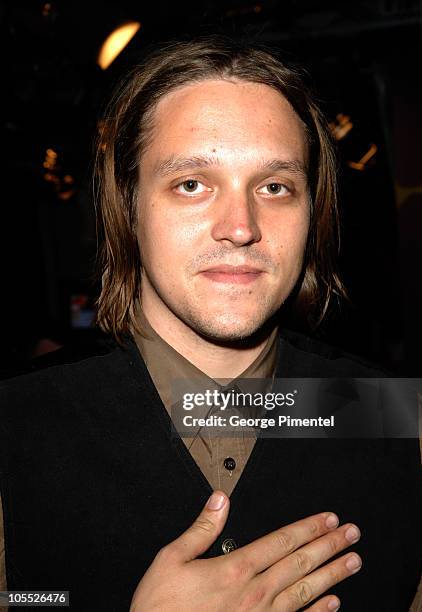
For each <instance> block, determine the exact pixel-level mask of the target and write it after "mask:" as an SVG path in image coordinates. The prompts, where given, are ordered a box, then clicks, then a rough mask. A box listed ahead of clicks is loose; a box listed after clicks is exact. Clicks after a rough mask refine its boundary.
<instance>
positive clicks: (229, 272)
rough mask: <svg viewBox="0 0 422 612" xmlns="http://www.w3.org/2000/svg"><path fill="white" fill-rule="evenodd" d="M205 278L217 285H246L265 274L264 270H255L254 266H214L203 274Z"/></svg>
mask: <svg viewBox="0 0 422 612" xmlns="http://www.w3.org/2000/svg"><path fill="white" fill-rule="evenodd" d="M201 274H202V275H203V276H205V278H208V279H209V280H211V281H214V282H216V283H232V284H233V283H234V284H240V285H246V284H249V283H253V282H254V281H256V280H257V279H258V278H259V277H260V276H262V275H263V274H264V271H263V270H259V269H258V268H254V267H253V266H228V265H221V266H214V267H213V268H208V270H203V271H202V272H201Z"/></svg>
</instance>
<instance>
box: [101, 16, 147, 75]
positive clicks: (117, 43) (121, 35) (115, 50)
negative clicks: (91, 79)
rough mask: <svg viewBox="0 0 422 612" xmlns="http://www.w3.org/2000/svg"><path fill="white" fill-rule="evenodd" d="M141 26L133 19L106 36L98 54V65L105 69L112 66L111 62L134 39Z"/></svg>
mask: <svg viewBox="0 0 422 612" xmlns="http://www.w3.org/2000/svg"><path fill="white" fill-rule="evenodd" d="M140 27H141V24H140V23H138V22H137V21H132V22H130V23H127V24H125V25H123V26H120V28H117V29H116V30H114V32H112V33H111V34H110V35H109V36H108V37H107V38H106V40H105V41H104V43H103V46H102V47H101V50H100V53H99V54H98V60H97V63H98V65H99V66H100V67H101V68H102V69H103V70H106V68H108V67H109V66H110V64H111V62H113V61H114V60H115V59H116V57H117V56H118V55H119V53H120V52H121V51H122V50H123V49H124V48H125V47H126V45H127V44H128V43H129V42H130V41H131V40H132V38H133V37H134V36H135V34H136V32H137V31H138V30H139V28H140Z"/></svg>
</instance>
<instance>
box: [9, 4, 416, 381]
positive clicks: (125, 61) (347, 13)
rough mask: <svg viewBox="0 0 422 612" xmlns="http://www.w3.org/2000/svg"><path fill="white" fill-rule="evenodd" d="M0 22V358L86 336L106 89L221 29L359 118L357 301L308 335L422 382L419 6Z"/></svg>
mask: <svg viewBox="0 0 422 612" xmlns="http://www.w3.org/2000/svg"><path fill="white" fill-rule="evenodd" d="M0 18H1V38H2V41H3V71H2V83H3V96H2V97H3V103H4V104H5V106H4V107H3V112H2V132H3V134H2V146H3V150H4V160H5V161H4V162H3V169H4V171H5V172H4V177H3V181H2V187H3V188H2V195H3V198H2V207H1V208H2V215H1V219H2V224H1V245H2V250H1V273H2V290H3V296H2V300H1V304H2V306H1V308H2V312H1V315H2V317H1V320H2V323H3V334H2V340H3V342H2V346H3V350H2V356H1V363H0V366H1V367H5V368H7V369H10V368H11V367H14V365H17V366H19V365H20V364H22V363H24V362H25V361H26V360H28V359H29V358H30V357H32V356H34V355H36V354H39V353H42V352H44V351H47V350H50V349H52V348H55V346H56V345H60V344H63V343H66V342H69V341H73V340H75V339H77V338H78V339H79V338H81V337H82V338H85V337H87V336H89V335H90V334H92V330H90V329H89V327H84V326H86V325H88V324H89V320H90V314H92V303H93V300H94V299H95V297H96V295H97V293H98V290H99V288H98V286H96V285H95V283H93V282H92V275H93V269H94V261H95V253H96V246H97V244H96V230H95V216H94V208H93V202H92V197H91V187H90V178H91V177H90V174H91V159H92V141H93V138H94V136H95V133H96V130H97V126H98V119H99V117H100V114H101V110H102V108H103V106H104V104H105V101H106V100H107V98H108V97H109V95H110V92H111V89H112V87H113V85H114V84H115V82H116V81H117V80H118V78H119V77H120V75H121V74H122V72H123V71H124V70H125V69H126V68H127V67H128V66H130V65H131V64H133V63H134V62H136V61H137V59H139V58H141V57H142V56H143V55H144V54H145V51H146V50H147V49H148V48H149V47H150V46H151V45H152V44H154V43H157V42H159V41H165V40H169V39H172V38H176V37H181V36H183V37H191V36H197V35H201V34H207V33H214V32H217V33H221V34H227V35H229V36H232V37H234V38H243V39H244V38H245V37H246V38H247V39H250V40H251V41H258V42H264V43H267V44H269V45H274V46H276V47H278V48H280V49H281V50H282V51H283V53H284V56H285V57H286V59H287V60H289V61H294V62H297V63H299V64H301V65H303V66H304V67H305V68H306V69H307V71H308V72H309V73H310V75H311V79H312V82H313V84H314V87H315V89H316V90H317V91H318V92H319V94H320V100H321V104H322V106H323V109H324V111H325V112H326V114H327V116H328V119H329V120H330V121H331V122H332V123H333V129H334V127H335V125H336V124H337V125H338V124H339V123H340V122H341V121H343V122H344V125H345V124H347V123H348V122H350V123H351V124H352V126H353V127H352V129H350V131H349V132H348V133H347V135H346V136H344V137H343V138H342V139H339V140H338V150H339V158H340V168H341V173H340V176H341V180H340V204H341V218H342V249H341V257H340V268H341V272H342V276H343V279H344V281H345V283H346V286H347V288H348V290H349V295H350V300H351V302H350V304H347V303H344V304H343V306H342V308H341V309H337V310H336V311H335V312H331V314H330V316H329V317H328V318H327V319H326V321H325V322H324V323H323V324H322V325H321V326H320V328H319V329H318V331H317V333H316V335H317V337H319V338H321V339H322V340H323V341H325V342H328V343H331V344H334V345H338V346H340V347H342V348H343V349H346V350H347V351H349V352H353V353H356V354H358V355H362V356H364V357H366V358H367V359H369V360H371V361H375V362H378V363H380V364H382V365H384V366H386V367H387V368H390V369H393V370H395V371H396V372H398V373H401V374H402V375H405V376H414V375H416V376H420V375H421V372H422V365H421V359H420V358H419V353H420V347H421V346H422V316H421V303H422V279H421V271H420V270H421V261H422V242H421V239H420V236H421V230H422V176H421V175H422V164H421V154H420V149H421V143H422V127H421V112H422V93H421V84H420V83H421V15H420V12H419V2H418V0H361V1H359V0H357V1H355V2H338V1H337V2H336V1H331V0H325V1H324V0H320V1H316V0H298V1H294V0H283V1H277V0H262V1H260V2H255V3H254V2H249V1H248V0H224V1H223V0H221V1H220V2H207V1H205V2H196V3H194V4H191V3H188V2H184V1H180V2H171V1H164V0H154V1H153V2H146V1H145V2H139V1H136V2H135V1H133V0H119V2H117V1H115V2H111V1H110V2H99V0H91V1H90V2H80V1H75V2H65V1H62V2H51V3H45V2H44V3H42V2H35V1H33V2H30V3H27V4H23V3H20V2H19V3H18V2H12V1H9V2H5V3H3V4H1V13H0ZM129 20H136V21H139V22H140V23H141V28H140V30H139V31H138V33H137V34H136V35H135V37H134V38H133V39H132V41H131V42H130V43H129V45H128V46H127V47H126V48H125V49H124V50H123V51H122V53H121V54H120V55H119V56H118V57H117V59H116V60H115V61H114V62H113V63H112V64H111V66H110V67H109V68H108V69H107V70H105V71H103V70H101V69H100V68H99V66H98V65H97V64H96V59H97V55H98V52H99V49H100V47H101V44H102V43H103V41H104V39H105V38H106V36H107V35H108V34H110V33H111V32H112V31H113V30H114V29H115V28H116V27H118V26H119V25H121V24H122V23H124V22H125V21H129ZM341 115H343V119H342V118H341ZM344 117H348V118H349V119H347V118H346V119H345V118H344ZM373 145H375V147H376V153H375V154H374V155H373V156H372V157H371V159H370V160H369V161H368V162H367V163H364V164H361V165H359V161H360V160H362V158H364V156H365V154H366V153H367V152H368V151H370V150H371V146H372V150H374V147H373ZM72 313H73V314H72Z"/></svg>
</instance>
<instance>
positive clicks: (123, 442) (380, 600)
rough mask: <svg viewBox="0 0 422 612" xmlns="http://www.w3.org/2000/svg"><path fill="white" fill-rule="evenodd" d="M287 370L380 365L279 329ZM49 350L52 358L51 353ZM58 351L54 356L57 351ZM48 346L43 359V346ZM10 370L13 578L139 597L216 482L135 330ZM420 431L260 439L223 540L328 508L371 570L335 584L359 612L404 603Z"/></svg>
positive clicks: (7, 492) (362, 372) (28, 584)
mask: <svg viewBox="0 0 422 612" xmlns="http://www.w3.org/2000/svg"><path fill="white" fill-rule="evenodd" d="M280 342H281V345H280V361H279V365H278V371H277V377H283V376H292V377H293V376H297V377H299V376H303V377H305V376H312V377H318V376H321V377H322V376H324V377H330V376H357V377H359V376H360V377H365V376H377V374H378V373H377V372H375V371H372V370H370V369H368V368H367V367H366V366H364V365H363V364H361V363H360V362H358V361H356V360H352V359H350V358H349V357H346V356H344V355H342V354H340V353H336V352H335V351H334V350H332V349H328V348H324V347H322V346H320V345H317V344H316V343H314V342H312V341H309V340H307V339H301V338H293V339H291V338H290V339H286V338H281V339H280ZM48 359H50V361H48ZM51 360H52V361H51ZM44 361H45V360H44ZM46 365H47V366H49V367H44V368H42V369H39V370H37V371H34V372H31V373H27V374H25V375H23V376H18V377H15V378H12V379H10V380H7V381H4V382H3V383H1V385H0V402H1V404H0V406H1V415H0V444H1V447H0V460H1V493H2V498H3V507H4V521H5V542H6V563H7V579H8V588H9V590H43V589H45V590H55V589H57V590H58V589H61V590H69V591H70V601H71V609H72V610H81V611H82V610H86V611H90V612H92V611H93V610H101V611H102V612H106V611H123V610H128V609H129V605H130V601H131V597H132V594H133V592H134V590H135V587H136V585H137V583H138V582H139V580H140V578H141V577H142V575H143V573H144V572H145V570H146V569H147V568H148V566H149V565H150V564H151V562H152V560H153V558H154V556H155V554H156V553H157V551H158V550H159V549H160V548H161V547H162V546H164V545H165V544H167V543H168V542H170V541H172V540H173V539H175V538H176V537H177V536H178V535H179V534H181V533H182V532H183V531H184V530H185V529H186V528H187V527H188V526H189V525H190V524H191V523H192V522H193V520H194V519H195V517H196V516H197V515H198V514H199V512H200V511H201V509H202V507H203V505H204V504H205V502H206V500H207V498H208V496H209V495H210V494H211V488H210V486H209V484H208V482H207V481H206V479H205V477H204V476H203V475H202V472H201V471H200V470H199V468H198V467H197V465H196V464H195V462H194V460H193V459H192V457H191V456H190V454H189V452H188V450H187V449H186V447H185V445H184V443H183V441H182V440H181V439H180V438H177V437H176V438H175V437H173V436H172V435H171V430H170V419H169V416H168V413H167V411H166V409H165V407H164V406H163V404H162V402H161V400H160V398H159V396H158V393H157V391H156V389H155V387H154V385H153V383H152V381H151V378H150V377H149V374H148V371H147V369H146V367H145V364H144V362H143V360H142V358H141V356H140V354H139V351H138V349H137V347H136V345H135V343H134V341H133V340H132V338H130V337H128V338H127V339H126V343H125V348H123V349H122V348H120V347H118V346H117V345H115V344H114V343H113V342H112V341H111V340H110V339H102V340H100V341H98V342H96V344H95V350H90V352H89V353H88V354H83V355H80V354H78V355H76V356H75V355H71V354H70V353H69V351H67V350H60V351H58V352H57V353H56V354H53V356H52V357H48V358H47V362H46ZM419 466H420V460H419V450H418V443H417V441H416V440H359V441H354V440H335V439H331V440H311V439H302V440H299V439H295V440H291V439H290V440H274V439H263V438H259V439H258V441H257V443H256V445H255V447H254V449H253V452H252V455H251V457H250V459H249V461H248V463H247V465H246V468H245V470H244V473H243V474H242V476H241V478H240V480H239V483H238V485H237V486H236V488H235V490H234V491H233V494H232V495H231V509H230V515H229V519H228V521H227V524H226V526H225V528H224V530H223V533H222V534H221V536H220V537H219V538H218V540H217V541H216V542H215V544H214V545H213V546H212V547H211V548H210V549H209V551H208V552H207V553H206V555H204V556H205V557H211V556H216V555H220V554H222V548H221V546H222V542H223V540H224V539H226V538H233V539H234V540H235V542H236V544H237V546H238V547H240V546H243V545H244V544H247V543H249V542H251V541H253V540H255V539H256V538H259V537H260V536H263V535H264V534H266V533H269V532H270V531H272V530H274V529H277V528H278V527H280V526H281V525H284V524H288V523H291V522H294V521H297V520H299V519H300V518H304V517H306V516H308V515H310V514H314V513H317V512H322V511H326V510H330V511H334V512H336V513H337V514H338V515H339V517H340V521H341V523H344V522H347V521H352V522H354V523H356V524H357V525H358V526H359V527H360V529H361V531H362V538H361V540H360V541H359V542H358V544H356V545H354V546H353V547H351V549H349V550H356V551H357V552H358V553H359V554H360V555H361V557H362V559H363V567H362V569H361V571H360V572H359V573H358V574H356V575H354V576H352V577H350V578H348V579H347V580H346V581H344V582H343V583H341V584H340V585H338V586H337V587H335V588H333V589H331V590H330V592H331V593H336V594H337V595H338V596H339V597H340V598H341V600H342V610H345V611H349V612H356V611H357V610H360V611H368V612H369V611H371V612H373V611H377V612H378V611H380V612H381V611H382V612H389V611H391V612H401V611H403V612H405V611H406V612H407V610H408V608H409V606H410V604H411V601H412V599H413V596H414V594H415V591H416V587H417V581H418V576H419V569H420V568H419V559H420V554H419V551H420V541H421V538H420V531H421V530H420V522H421V516H422V513H421V496H420V487H419V473H420V472H419V469H420V468H419Z"/></svg>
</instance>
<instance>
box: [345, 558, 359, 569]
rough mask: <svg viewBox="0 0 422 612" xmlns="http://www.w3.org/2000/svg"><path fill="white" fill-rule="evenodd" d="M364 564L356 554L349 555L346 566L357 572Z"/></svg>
mask: <svg viewBox="0 0 422 612" xmlns="http://www.w3.org/2000/svg"><path fill="white" fill-rule="evenodd" d="M361 566H362V561H361V560H360V558H359V557H357V556H356V555H353V557H349V558H348V559H347V561H346V567H347V569H348V570H350V571H351V572H357V571H358V570H359V569H360V568H361Z"/></svg>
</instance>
